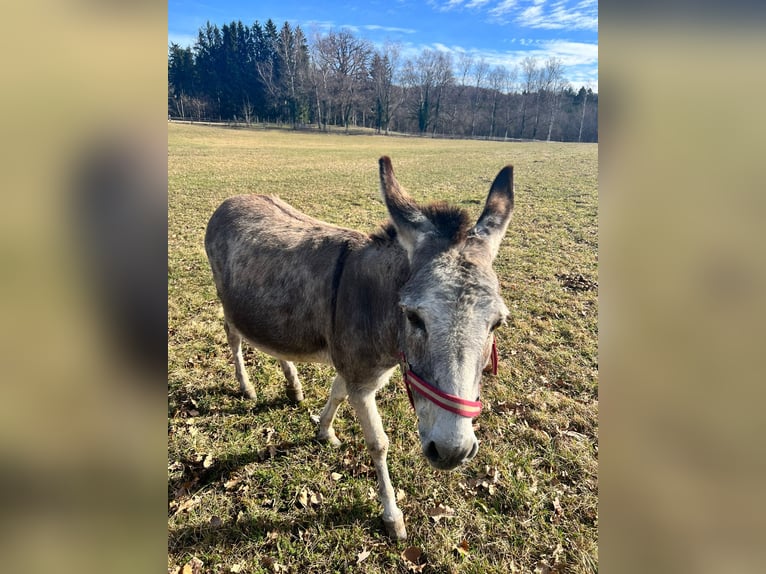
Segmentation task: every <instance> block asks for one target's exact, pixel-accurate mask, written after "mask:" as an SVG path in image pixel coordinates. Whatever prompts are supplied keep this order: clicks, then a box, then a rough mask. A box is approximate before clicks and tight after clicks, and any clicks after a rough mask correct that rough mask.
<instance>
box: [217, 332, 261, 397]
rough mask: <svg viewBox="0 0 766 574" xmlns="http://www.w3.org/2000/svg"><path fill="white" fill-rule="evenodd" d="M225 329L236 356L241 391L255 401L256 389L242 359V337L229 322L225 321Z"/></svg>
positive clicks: (232, 352) (235, 362)
mask: <svg viewBox="0 0 766 574" xmlns="http://www.w3.org/2000/svg"><path fill="white" fill-rule="evenodd" d="M223 329H224V331H226V339H227V340H228V341H229V347H231V354H232V355H233V356H234V369H235V370H236V372H237V380H238V381H239V390H240V391H242V393H244V394H245V395H247V397H248V398H250V399H255V398H256V397H255V388H253V384H252V383H251V382H250V378H249V377H248V376H247V371H246V370H245V360H244V358H243V357H242V335H240V334H239V331H237V329H236V327H234V326H233V325H231V324H230V323H229V321H227V320H224V323H223Z"/></svg>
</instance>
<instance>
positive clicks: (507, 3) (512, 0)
mask: <svg viewBox="0 0 766 574" xmlns="http://www.w3.org/2000/svg"><path fill="white" fill-rule="evenodd" d="M516 4H518V0H503V1H502V2H500V4H498V5H497V6H495V7H494V8H492V10H490V11H489V14H490V16H495V17H497V18H502V16H505V15H506V14H508V12H510V11H511V10H513V9H514V8H515V7H516Z"/></svg>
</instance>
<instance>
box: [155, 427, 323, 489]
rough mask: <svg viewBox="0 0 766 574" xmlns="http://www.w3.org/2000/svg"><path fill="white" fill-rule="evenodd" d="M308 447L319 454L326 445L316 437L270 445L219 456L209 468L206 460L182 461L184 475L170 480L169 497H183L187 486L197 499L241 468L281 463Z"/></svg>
mask: <svg viewBox="0 0 766 574" xmlns="http://www.w3.org/2000/svg"><path fill="white" fill-rule="evenodd" d="M304 447H313V450H316V452H317V453H319V451H320V450H321V449H322V444H321V443H319V442H318V441H316V440H314V439H312V438H307V439H305V440H300V441H291V442H282V443H279V444H274V445H267V446H265V447H263V448H259V449H253V450H250V451H247V452H237V453H232V454H230V455H228V456H221V457H218V458H216V459H215V461H214V462H213V463H212V465H211V466H209V467H208V468H205V462H204V459H202V460H196V459H194V460H192V459H188V458H182V459H181V460H180V461H179V462H181V463H182V464H183V465H184V472H183V474H182V475H181V476H180V477H177V478H173V479H169V480H168V495H169V496H173V494H174V493H176V494H181V493H177V492H176V491H178V489H179V488H181V487H182V485H185V486H183V493H182V494H183V496H193V495H195V494H197V493H198V492H200V491H201V490H202V489H204V488H205V487H206V486H207V485H209V484H212V483H214V482H218V481H221V480H223V479H226V478H228V477H229V475H231V474H232V472H233V471H236V470H237V469H238V468H241V467H244V466H247V465H248V464H250V463H252V462H265V461H268V460H272V461H273V460H278V459H280V458H283V457H286V456H288V454H289V453H290V452H291V451H293V450H296V449H299V448H304Z"/></svg>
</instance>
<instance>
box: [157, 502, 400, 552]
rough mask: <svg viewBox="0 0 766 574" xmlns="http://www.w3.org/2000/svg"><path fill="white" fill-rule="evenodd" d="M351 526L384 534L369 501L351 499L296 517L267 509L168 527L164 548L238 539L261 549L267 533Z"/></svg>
mask: <svg viewBox="0 0 766 574" xmlns="http://www.w3.org/2000/svg"><path fill="white" fill-rule="evenodd" d="M235 512H236V511H235ZM352 527H359V528H361V529H363V530H365V531H367V532H376V531H377V532H380V533H381V534H383V535H385V528H384V526H383V521H382V519H381V517H380V516H379V515H378V514H377V513H376V512H375V511H371V509H370V507H369V504H365V503H364V502H362V501H354V502H351V503H350V504H348V505H345V506H336V507H334V508H332V509H324V508H323V509H320V510H319V511H314V510H307V511H306V512H305V514H304V515H302V516H297V517H296V515H295V513H294V512H278V511H270V512H264V513H263V514H257V515H251V516H242V515H239V517H237V516H230V517H228V518H225V519H223V520H222V521H221V522H220V523H216V524H209V523H208V524H201V525H195V526H181V527H178V528H170V529H169V531H168V550H169V551H170V552H173V553H182V552H187V551H188V552H195V553H197V552H205V551H207V550H212V549H213V548H215V547H216V546H217V545H221V544H227V545H234V544H236V543H240V542H248V543H252V544H254V545H256V546H258V547H259V549H263V548H264V547H266V546H268V545H269V544H271V541H270V540H269V533H277V534H278V535H287V536H291V537H294V538H296V539H297V538H298V537H299V536H300V531H304V532H305V531H309V530H321V531H325V530H334V529H345V528H349V529H350V528H352ZM272 536H273V535H272Z"/></svg>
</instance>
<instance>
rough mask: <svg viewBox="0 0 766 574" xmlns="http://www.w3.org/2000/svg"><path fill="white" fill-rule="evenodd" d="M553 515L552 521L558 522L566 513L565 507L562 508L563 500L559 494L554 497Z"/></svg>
mask: <svg viewBox="0 0 766 574" xmlns="http://www.w3.org/2000/svg"><path fill="white" fill-rule="evenodd" d="M553 512H554V514H553V516H551V522H554V523H556V522H558V521H559V520H560V519H561V516H563V514H564V509H563V508H561V501H560V500H559V497H558V495H556V498H554V499H553Z"/></svg>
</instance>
